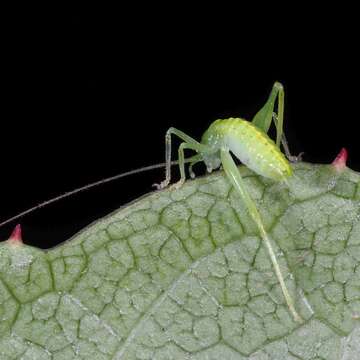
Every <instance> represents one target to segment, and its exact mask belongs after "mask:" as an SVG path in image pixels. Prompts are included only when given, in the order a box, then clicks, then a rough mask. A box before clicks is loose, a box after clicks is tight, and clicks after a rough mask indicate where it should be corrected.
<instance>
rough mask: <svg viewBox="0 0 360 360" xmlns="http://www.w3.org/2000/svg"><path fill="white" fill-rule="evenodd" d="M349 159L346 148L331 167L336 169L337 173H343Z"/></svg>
mask: <svg viewBox="0 0 360 360" xmlns="http://www.w3.org/2000/svg"><path fill="white" fill-rule="evenodd" d="M347 158H348V152H347V150H346V149H345V148H342V149H341V150H340V152H339V154H338V155H337V156H336V158H335V159H334V161H333V162H332V163H331V165H332V166H333V167H334V168H335V170H336V171H339V172H341V171H343V170H344V169H345V168H346V161H347Z"/></svg>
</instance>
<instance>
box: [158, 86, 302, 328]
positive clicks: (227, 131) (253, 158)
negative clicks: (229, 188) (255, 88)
mask: <svg viewBox="0 0 360 360" xmlns="http://www.w3.org/2000/svg"><path fill="white" fill-rule="evenodd" d="M276 99H278V104H277V113H275V112H274V107H275V101H276ZM283 111H284V91H283V87H282V85H281V84H280V83H278V82H276V83H275V84H274V86H273V89H272V91H271V93H270V96H269V98H268V100H267V102H266V103H265V105H264V106H263V107H262V109H261V110H260V111H259V112H258V113H257V114H256V115H255V117H254V118H253V120H252V122H248V121H246V120H243V119H240V118H229V119H221V120H216V121H214V122H213V123H212V124H211V125H210V126H209V128H208V129H207V130H206V131H205V133H204V135H203V137H202V140H201V142H198V141H196V140H195V139H193V138H192V137H190V136H189V135H187V134H185V133H184V132H182V131H181V130H178V129H175V128H170V129H169V130H168V131H167V133H166V137H165V143H166V155H165V159H166V177H165V180H164V181H163V182H161V183H160V184H155V185H156V186H157V188H159V189H162V188H165V187H166V186H168V185H169V183H170V179H171V173H170V169H171V135H176V136H178V137H179V138H180V139H182V140H183V143H181V144H180V146H179V149H178V156H179V168H180V181H178V182H177V183H175V184H174V185H172V188H175V189H177V188H179V187H181V186H182V184H183V183H184V181H185V178H186V175H185V163H190V166H189V172H190V175H191V177H194V176H195V175H194V173H193V170H192V168H193V165H194V164H196V163H198V162H200V161H203V162H204V163H205V164H206V167H207V169H208V171H209V172H210V171H212V170H213V169H217V168H218V167H220V165H222V167H223V169H224V172H225V174H226V176H227V177H228V179H229V181H230V182H231V184H232V185H233V187H234V188H235V190H236V191H237V193H238V194H239V196H240V197H241V199H242V200H243V202H244V204H245V205H246V207H247V209H248V211H249V214H250V215H251V217H252V219H253V220H254V222H255V223H256V225H257V228H258V230H259V234H260V236H261V238H262V240H263V241H264V243H265V245H266V247H267V250H268V253H269V256H270V259H271V261H272V264H273V267H274V270H275V273H276V276H277V278H278V281H279V283H280V286H281V290H282V292H283V295H284V298H285V301H286V304H287V306H288V308H289V310H290V312H291V314H292V316H293V318H294V319H295V321H297V322H302V321H303V320H302V318H301V316H300V315H299V314H298V313H297V311H296V309H295V303H294V300H293V298H292V296H291V295H290V293H289V291H288V289H287V286H286V284H285V280H284V277H283V275H282V272H281V269H280V266H279V263H278V261H277V258H276V255H275V252H274V250H273V247H272V245H271V241H270V239H269V236H268V234H267V232H266V229H265V227H264V225H263V221H262V219H261V217H260V214H259V211H258V210H257V207H256V204H255V202H254V201H253V199H252V198H251V196H250V195H249V193H248V191H247V190H246V185H245V183H244V181H243V179H242V177H241V175H240V173H239V171H238V168H237V166H236V164H235V162H234V160H233V158H232V156H231V154H230V152H232V153H233V154H234V155H235V156H236V157H237V158H238V159H239V160H240V161H241V162H242V163H243V164H245V165H246V166H248V167H249V168H250V169H252V170H253V171H254V172H255V173H257V174H259V175H261V176H264V177H268V178H270V179H272V180H274V181H286V179H287V178H288V177H290V176H291V174H292V169H291V166H290V163H289V161H288V160H287V159H286V158H285V156H284V155H283V153H282V152H281V151H280V143H282V145H283V148H284V151H285V153H286V157H287V158H288V159H289V160H292V161H297V160H298V157H294V156H291V155H290V152H289V149H288V145H287V141H286V139H285V136H284V134H283ZM272 121H273V122H274V123H275V126H276V142H274V141H273V140H271V139H270V138H269V137H268V135H267V132H268V130H269V128H270V125H271V122H272ZM186 149H190V150H193V151H195V152H196V153H197V154H196V155H194V156H192V157H190V158H185V156H184V151H185V150H186Z"/></svg>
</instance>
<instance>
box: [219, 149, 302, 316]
mask: <svg viewBox="0 0 360 360" xmlns="http://www.w3.org/2000/svg"><path fill="white" fill-rule="evenodd" d="M221 162H222V165H223V168H224V171H225V173H226V175H227V177H228V178H229V180H230V182H231V183H232V185H233V186H234V188H235V190H236V191H237V192H238V194H239V195H240V197H241V198H242V200H243V201H244V203H245V205H246V207H247V208H248V210H249V213H250V216H251V217H252V219H253V220H254V221H255V223H256V225H257V227H258V229H259V232H260V236H261V238H262V240H263V241H264V243H265V245H266V247H267V250H268V253H269V256H270V259H271V262H272V264H273V267H274V270H275V274H276V276H277V278H278V281H279V283H280V287H281V290H282V293H283V295H284V298H285V301H286V304H287V306H288V308H289V310H290V312H291V314H292V315H293V317H294V319H295V321H297V322H302V321H303V320H302V318H301V316H300V315H299V314H298V313H297V311H296V309H295V304H294V301H293V299H292V297H291V295H290V293H289V291H288V289H287V287H286V284H285V280H284V277H283V275H282V272H281V269H280V266H279V263H278V261H277V258H276V255H275V252H274V250H273V247H272V245H271V242H270V239H269V237H268V234H267V232H266V230H265V228H264V225H263V222H262V220H261V217H260V214H259V212H258V210H257V208H256V205H255V202H254V201H253V199H252V198H251V196H250V195H249V193H248V191H247V190H246V187H245V183H244V181H243V179H242V177H241V175H240V173H239V170H238V168H237V166H236V164H235V162H234V160H233V159H232V157H231V155H230V153H229V150H228V149H222V150H221Z"/></svg>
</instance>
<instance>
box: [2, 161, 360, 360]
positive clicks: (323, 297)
mask: <svg viewBox="0 0 360 360" xmlns="http://www.w3.org/2000/svg"><path fill="white" fill-rule="evenodd" d="M241 172H242V174H243V175H244V176H245V182H246V184H247V187H248V189H249V191H250V193H251V195H252V197H253V198H254V199H255V200H256V202H257V205H258V208H259V209H260V212H261V215H262V218H263V220H264V223H265V226H266V228H267V231H268V232H269V234H270V236H271V239H272V241H273V243H274V246H275V248H276V253H277V257H278V259H279V262H280V265H281V268H282V271H283V273H284V274H285V276H286V282H287V286H288V287H289V289H290V291H291V293H292V296H293V297H294V298H295V299H296V307H297V309H298V310H299V312H300V313H301V315H302V317H303V318H305V319H306V321H305V323H304V324H302V325H299V324H297V323H295V322H294V321H293V319H292V317H291V315H290V313H289V311H288V309H287V307H286V305H285V303H284V298H283V296H282V292H281V290H280V287H279V285H278V281H277V278H276V276H275V274H274V272H273V269H272V265H271V262H270V260H269V257H268V254H267V251H266V248H265V247H264V245H263V244H262V242H261V240H260V238H259V237H258V236H257V231H256V227H255V225H254V224H253V222H252V220H251V218H250V217H249V214H248V213H247V211H246V209H245V208H244V206H243V204H242V202H241V201H240V199H239V197H238V195H237V193H235V192H234V190H232V189H231V188H230V185H229V183H228V181H227V179H226V178H224V176H223V173H222V172H219V173H217V174H214V175H211V176H207V177H204V178H199V179H197V180H194V181H188V182H187V183H185V185H184V186H183V187H182V188H181V189H180V190H178V191H170V190H164V191H160V192H155V193H152V194H150V195H149V196H146V197H143V198H142V199H140V200H138V201H135V202H134V203H132V204H130V205H129V206H126V207H124V208H122V209H120V210H119V211H116V212H115V213H113V214H111V215H110V216H108V217H106V218H104V219H101V220H99V221H97V222H96V223H94V224H92V225H91V226H89V227H88V228H86V229H85V230H83V231H82V232H81V233H79V234H78V235H76V236H75V237H74V238H73V239H71V240H70V241H68V242H66V243H64V244H62V245H61V246H59V247H57V248H54V249H51V250H48V251H42V250H39V249H35V248H32V247H29V246H25V245H23V246H14V245H11V244H9V243H8V242H4V243H2V244H1V245H0V319H1V323H0V358H1V359H2V360H3V359H23V360H30V359H36V360H48V359H54V360H71V359H94V360H97V359H98V360H107V359H114V360H115V359H126V360H132V359H141V360H144V359H156V360H160V359H161V360H168V359H196V360H211V359H213V360H215V359H230V360H245V359H251V360H270V359H274V360H275V359H276V360H282V359H293V360H295V359H304V360H315V359H316V360H320V359H321V360H338V359H343V360H354V359H355V360H356V359H360V220H359V218H360V176H359V174H357V173H355V172H353V171H351V170H349V169H345V170H344V171H343V172H336V171H335V169H334V168H333V167H331V166H325V165H322V166H318V165H309V164H304V163H302V164H298V165H297V166H295V173H294V176H293V177H292V179H291V180H290V181H289V184H280V183H274V182H272V181H270V180H266V179H264V178H262V177H259V176H256V175H254V174H253V173H251V172H250V171H249V170H247V169H245V168H241ZM94 206H96V205H94Z"/></svg>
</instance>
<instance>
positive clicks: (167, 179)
mask: <svg viewBox="0 0 360 360" xmlns="http://www.w3.org/2000/svg"><path fill="white" fill-rule="evenodd" d="M171 135H176V136H177V137H179V138H180V139H181V140H183V141H184V142H185V143H186V144H188V146H192V147H188V148H189V149H190V148H191V149H193V150H195V151H198V152H202V151H206V150H207V147H206V146H205V145H203V144H201V143H199V142H198V141H196V140H195V139H193V138H192V137H191V136H189V135H186V134H185V133H184V132H182V131H181V130H178V129H175V128H173V127H171V128H170V129H169V130H168V131H167V132H166V135H165V162H166V170H165V180H164V181H162V182H161V183H160V184H154V186H156V188H157V189H163V188H165V187H167V186H168V185H169V183H170V180H171ZM179 150H180V149H179ZM179 153H180V152H179ZM182 158H183V164H182V165H181V164H180V156H179V167H180V172H181V171H182V170H181V168H183V167H184V163H185V159H184V157H182ZM190 161H193V160H192V158H191V159H190ZM183 173H184V178H185V170H183ZM184 181H185V180H184Z"/></svg>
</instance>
